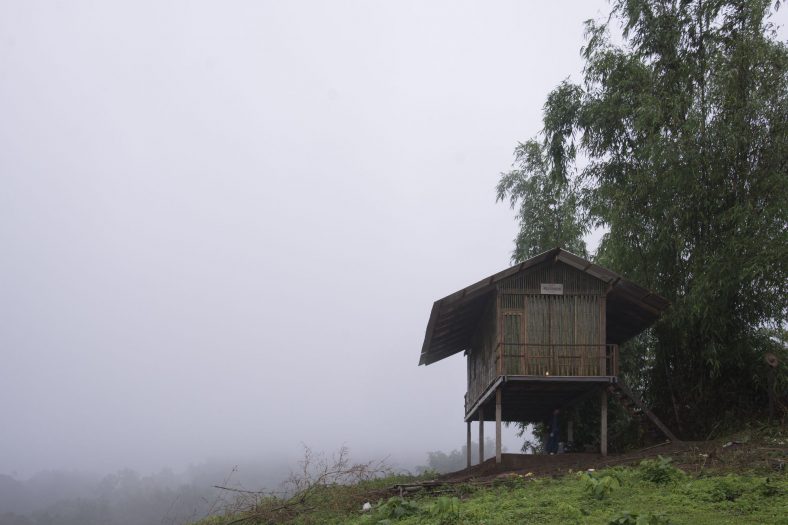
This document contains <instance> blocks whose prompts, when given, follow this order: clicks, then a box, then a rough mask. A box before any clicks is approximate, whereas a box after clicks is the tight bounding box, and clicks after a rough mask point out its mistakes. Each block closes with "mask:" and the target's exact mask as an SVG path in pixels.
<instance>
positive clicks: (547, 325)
mask: <svg viewBox="0 0 788 525" xmlns="http://www.w3.org/2000/svg"><path fill="white" fill-rule="evenodd" d="M545 283H551V284H562V285H563V294H562V295H549V294H542V293H541V285H542V284H545ZM606 287H607V285H606V284H605V283H604V282H602V281H601V280H598V279H595V278H594V277H592V276H590V275H588V274H586V273H584V272H582V271H580V270H577V269H575V268H573V267H571V266H568V265H566V264H563V263H561V262H557V263H548V264H545V265H543V266H541V267H536V268H533V269H530V270H528V271H525V272H523V273H519V274H517V275H514V276H512V277H511V278H509V279H507V280H504V281H501V283H499V285H498V291H497V295H496V298H495V300H494V301H491V306H490V307H488V308H487V310H486V311H485V314H484V316H483V320H482V322H481V323H480V325H479V328H478V329H477V332H476V335H475V336H474V338H473V343H472V347H471V351H470V354H469V356H468V397H469V401H470V402H471V403H472V402H473V401H474V400H475V399H477V397H478V396H479V395H480V394H481V393H482V392H483V391H484V389H485V388H487V386H488V385H489V384H490V383H491V382H492V381H493V380H494V379H495V377H497V376H498V375H545V374H552V375H567V376H579V375H607V374H608V372H607V370H606V369H607V366H606V361H605V358H606V357H605V352H606V347H605V294H606V291H607V288H606ZM499 343H500V347H501V349H500V355H501V356H503V360H502V363H501V367H500V369H498V366H497V361H496V356H497V355H498V351H499V350H498V346H499Z"/></svg>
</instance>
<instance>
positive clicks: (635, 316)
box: [419, 248, 670, 365]
mask: <svg viewBox="0 0 788 525" xmlns="http://www.w3.org/2000/svg"><path fill="white" fill-rule="evenodd" d="M548 262H562V263H565V264H568V265H569V266H572V267H574V268H577V269H578V270H581V271H583V272H585V273H587V274H588V275H591V276H593V277H595V278H597V279H599V280H601V281H604V282H605V283H607V284H609V285H610V291H609V292H608V295H607V312H606V315H607V327H606V328H607V342H608V343H617V344H620V343H623V342H624V341H626V340H628V339H631V338H632V337H634V336H636V335H637V334H639V333H640V332H642V331H643V330H645V329H646V328H648V327H649V326H650V325H651V324H652V323H654V321H656V320H657V319H658V318H659V316H660V314H661V313H662V312H663V311H664V310H665V309H666V308H667V307H668V306H669V305H670V303H669V302H668V300H667V299H664V298H663V297H660V296H659V295H657V294H654V293H652V292H650V291H648V290H646V289H645V288H642V287H640V286H638V285H637V284H635V283H633V282H631V281H628V280H626V279H624V278H623V277H622V276H620V275H619V274H617V273H615V272H612V271H610V270H608V269H606V268H603V267H601V266H599V265H596V264H593V263H592V262H590V261H587V260H586V259H583V258H582V257H579V256H577V255H575V254H573V253H570V252H568V251H566V250H563V249H561V248H553V249H552V250H549V251H546V252H544V253H541V254H539V255H537V256H535V257H532V258H530V259H528V260H527V261H525V262H522V263H520V264H516V265H514V266H512V267H511V268H507V269H505V270H502V271H500V272H498V273H496V274H493V275H491V276H490V277H487V278H485V279H482V280H481V281H479V282H477V283H474V284H472V285H470V286H466V287H465V288H463V289H462V290H458V291H456V292H454V293H453V294H451V295H447V296H446V297H444V298H443V299H440V300H438V301H435V304H433V305H432V313H431V314H430V320H429V322H428V323H427V332H426V334H425V335H424V344H423V345H422V347H421V359H420V360H419V364H420V365H429V364H431V363H434V362H436V361H440V360H441V359H443V358H445V357H448V356H450V355H453V354H456V353H458V352H462V351H464V350H468V349H469V346H470V341H471V337H472V336H473V332H474V330H475V329H476V325H477V324H478V322H479V318H480V316H481V315H482V313H483V309H484V305H485V303H486V300H487V299H488V298H489V297H490V296H491V294H494V293H495V290H496V285H497V283H498V282H500V281H502V280H504V279H507V278H509V277H511V276H512V275H515V274H517V273H520V272H524V271H527V270H528V269H529V268H533V267H535V266H538V265H541V264H543V263H548Z"/></svg>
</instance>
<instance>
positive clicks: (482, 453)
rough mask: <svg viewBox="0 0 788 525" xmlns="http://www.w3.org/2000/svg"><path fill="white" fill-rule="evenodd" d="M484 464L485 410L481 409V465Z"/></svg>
mask: <svg viewBox="0 0 788 525" xmlns="http://www.w3.org/2000/svg"><path fill="white" fill-rule="evenodd" d="M482 463H484V408H483V407H479V465H481V464H482Z"/></svg>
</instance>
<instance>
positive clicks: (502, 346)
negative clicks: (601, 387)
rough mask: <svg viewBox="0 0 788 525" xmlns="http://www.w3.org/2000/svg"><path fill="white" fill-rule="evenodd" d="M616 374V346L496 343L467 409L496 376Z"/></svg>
mask: <svg viewBox="0 0 788 525" xmlns="http://www.w3.org/2000/svg"><path fill="white" fill-rule="evenodd" d="M617 375H618V345H603V344H596V345H595V344H571V345H566V344H534V343H499V344H498V345H497V347H496V349H495V364H494V366H493V367H487V368H486V372H485V373H484V374H482V375H480V376H477V377H474V378H473V379H472V380H471V382H470V383H469V384H468V392H466V394H465V409H466V413H467V410H468V409H469V408H470V405H471V404H472V403H475V402H476V401H477V400H478V399H479V396H481V395H482V394H483V393H484V391H485V390H486V389H487V388H488V387H489V386H490V385H491V384H492V382H493V381H494V380H495V378H496V377H498V376H541V377H545V376H556V377H593V376H617Z"/></svg>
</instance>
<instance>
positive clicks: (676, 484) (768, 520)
mask: <svg viewBox="0 0 788 525" xmlns="http://www.w3.org/2000/svg"><path fill="white" fill-rule="evenodd" d="M766 438H768V439H771V442H765V441H764V436H759V437H758V439H754V440H752V441H750V440H749V437H748V443H747V444H742V445H741V446H732V447H727V448H726V447H724V446H722V445H721V444H719V443H718V444H716V445H713V446H712V448H708V449H706V451H705V452H704V451H702V450H701V451H699V449H692V450H691V451H689V452H687V453H686V454H685V455H684V456H683V457H681V458H677V461H676V463H677V464H679V465H680V467H681V468H679V467H677V466H674V462H673V460H672V459H671V458H665V457H661V456H659V457H654V458H652V459H646V460H643V461H640V462H638V463H636V464H633V465H629V466H617V467H612V468H607V469H602V470H596V471H590V472H589V471H581V472H567V473H564V474H563V475H561V476H557V477H555V476H545V477H540V476H535V475H532V474H530V473H528V472H518V473H507V474H502V475H498V476H494V477H490V478H488V479H486V480H483V481H481V480H475V481H470V482H467V483H452V484H447V485H437V486H430V487H429V490H427V489H425V490H422V491H420V492H419V493H417V494H416V495H413V496H410V497H405V498H402V497H400V496H399V495H397V490H396V489H394V490H392V487H394V486H396V485H397V484H402V483H412V484H415V485H418V483H419V481H420V480H423V479H424V478H423V477H422V478H413V477H407V476H405V477H403V476H398V477H389V478H382V479H375V480H370V481H365V482H361V483H358V484H353V485H332V486H319V487H313V489H312V490H311V491H310V492H309V494H308V497H305V498H303V499H300V498H299V499H289V500H288V499H280V498H263V499H261V500H259V501H258V502H257V505H256V506H255V507H253V508H252V507H250V508H248V510H247V512H246V513H240V514H233V515H229V516H224V517H213V518H210V519H208V520H204V521H202V522H200V525H228V524H230V523H250V524H251V523H271V524H273V523H277V524H278V523H282V524H292V525H316V524H349V525H373V524H375V525H391V524H400V525H416V524H418V525H471V524H472V525H504V524H507V525H508V524H520V523H522V524H529V523H556V524H562V523H567V524H621V525H626V524H666V523H673V524H693V525H694V524H728V523H729V524H737V525H743V524H786V525H788V476H786V473H785V469H784V465H785V459H786V449H785V447H784V446H783V445H784V438H783V437H781V436H778V437H776V438H775V437H774V436H767V437H766ZM775 440H776V441H775ZM775 443H776V444H778V445H779V446H766V445H774V444H775ZM710 456H711V458H712V459H714V461H713V462H712V463H713V465H711V466H710V467H707V465H708V464H710V463H709V457H710ZM365 502H369V503H370V505H371V508H370V509H369V510H367V511H362V505H363V504H364V503H365Z"/></svg>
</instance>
